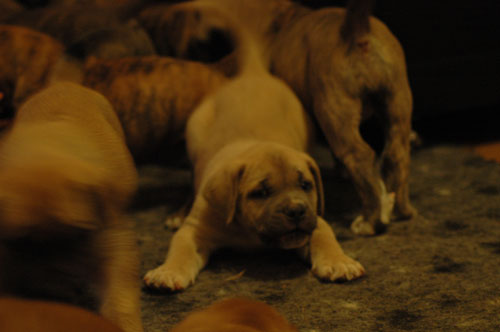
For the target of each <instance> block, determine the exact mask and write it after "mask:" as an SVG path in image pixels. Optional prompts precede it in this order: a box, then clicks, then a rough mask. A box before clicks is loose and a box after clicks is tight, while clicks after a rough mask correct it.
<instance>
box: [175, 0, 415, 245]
mask: <svg viewBox="0 0 500 332" xmlns="http://www.w3.org/2000/svg"><path fill="white" fill-rule="evenodd" d="M198 1H199V2H208V3H210V2H212V3H217V5H219V6H223V7H225V8H226V9H228V10H229V11H231V14H232V15H233V16H234V17H236V18H237V19H238V20H239V21H240V22H241V23H242V24H244V25H245V26H246V27H248V28H249V29H250V30H252V31H253V32H254V33H255V34H256V35H258V36H259V41H260V43H261V45H263V51H262V53H263V55H264V56H265V57H266V58H267V59H269V61H270V68H271V71H272V72H273V73H275V74H276V75H277V76H278V77H280V78H282V79H284V80H285V81H286V82H287V83H288V84H289V85H290V86H291V87H292V88H293V90H294V91H295V93H296V94H297V95H298V96H299V98H300V99H301V101H302V102H303V104H304V105H305V107H306V109H307V110H310V111H311V112H312V113H313V114H314V116H315V118H316V120H317V122H318V124H319V126H320V127H321V129H322V131H323V134H324V135H325V137H326V139H327V141H328V143H329V145H330V147H331V150H332V153H333V155H334V157H335V158H336V159H337V160H338V161H339V162H340V164H341V165H343V166H344V168H345V169H346V170H347V172H348V173H349V174H350V176H351V178H352V180H353V182H354V185H355V187H356V189H357V192H358V194H359V196H360V198H361V201H362V215H361V216H359V217H358V218H356V220H355V221H354V222H353V224H352V230H353V231H354V232H355V233H357V234H363V235H373V234H376V233H379V232H382V231H384V230H385V228H386V225H387V224H388V223H389V221H390V219H391V216H392V217H394V218H397V219H409V218H411V217H412V216H413V215H414V214H415V210H414V209H413V207H412V206H411V204H410V202H409V186H408V177H409V165H410V140H411V135H412V131H411V113H412V95H411V90H410V87H409V84H408V79H407V73H406V64H405V59H404V53H403V50H402V48H401V46H400V44H399V42H398V41H397V39H396V38H395V37H394V36H393V35H392V33H391V32H390V31H389V29H388V28H387V27H386V26H385V25H384V24H383V23H382V22H380V21H379V20H377V19H375V18H373V17H370V16H369V14H370V9H371V2H372V1H371V0H350V1H349V2H348V7H347V10H344V9H341V8H324V9H321V10H316V11H313V10H310V9H307V8H305V7H302V6H300V5H299V4H297V3H294V2H292V1H287V0H255V1H246V0H198ZM179 21H181V17H180V16H179V17H178V18H177V22H179ZM184 22H185V24H187V25H189V26H186V27H185V28H183V29H181V31H183V32H181V33H179V35H181V36H183V39H182V40H181V41H180V42H179V41H176V40H173V41H172V43H173V46H172V45H171V46H170V47H171V48H175V49H177V50H181V52H182V50H183V49H184V48H185V46H184V45H189V44H192V43H193V41H192V37H193V36H195V38H194V39H196V38H198V39H201V40H206V39H207V36H208V35H210V34H213V33H214V32H213V31H214V30H215V31H217V30H224V29H226V28H228V27H225V26H224V25H223V24H221V23H220V22H217V23H213V22H210V24H206V23H200V19H198V20H195V19H191V20H187V19H185V18H184ZM193 25H194V27H193ZM197 29H199V30H203V33H200V32H196V33H193V31H196V30H197ZM219 33H220V31H219ZM200 37H201V38H200ZM228 71H229V72H230V71H231V69H229V70H228ZM371 116H373V117H376V118H378V120H380V123H381V124H382V127H383V128H384V131H385V137H384V139H385V145H384V148H383V151H382V153H381V156H380V158H379V159H378V160H377V158H376V154H375V152H374V150H373V149H372V148H371V146H370V145H369V144H368V143H367V142H365V140H364V138H363V137H362V136H361V133H360V130H359V127H360V124H361V122H362V121H363V120H365V119H367V118H369V117H371ZM388 193H391V194H388ZM392 193H394V194H392ZM393 195H394V196H395V197H394V196H393ZM394 201H395V202H394ZM393 205H394V214H392V212H393V211H392V209H393Z"/></svg>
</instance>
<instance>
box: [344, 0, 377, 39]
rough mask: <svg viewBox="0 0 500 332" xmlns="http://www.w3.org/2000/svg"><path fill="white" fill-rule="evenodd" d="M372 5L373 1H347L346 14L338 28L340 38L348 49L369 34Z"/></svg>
mask: <svg viewBox="0 0 500 332" xmlns="http://www.w3.org/2000/svg"><path fill="white" fill-rule="evenodd" d="M373 5H374V0H348V1H347V8H346V9H347V12H346V16H345V19H344V22H343V23H342V26H341V27H340V36H341V38H342V40H343V41H344V42H345V43H346V44H347V45H349V49H351V48H352V47H353V46H354V45H355V44H356V42H358V41H359V39H360V38H362V37H363V36H365V35H366V34H368V33H369V32H370V14H371V12H372V9H373Z"/></svg>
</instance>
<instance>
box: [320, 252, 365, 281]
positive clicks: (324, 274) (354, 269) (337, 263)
mask: <svg viewBox="0 0 500 332" xmlns="http://www.w3.org/2000/svg"><path fill="white" fill-rule="evenodd" d="M311 270H312V273H313V274H314V275H315V276H316V277H318V278H319V279H322V280H326V281H335V280H353V279H357V278H359V277H361V276H363V275H364V274H365V268H364V267H363V266H362V265H361V264H360V263H359V262H358V261H356V260H354V259H352V258H350V257H349V256H346V255H342V256H338V257H335V258H331V259H323V260H318V261H317V262H315V263H313V266H312V269H311Z"/></svg>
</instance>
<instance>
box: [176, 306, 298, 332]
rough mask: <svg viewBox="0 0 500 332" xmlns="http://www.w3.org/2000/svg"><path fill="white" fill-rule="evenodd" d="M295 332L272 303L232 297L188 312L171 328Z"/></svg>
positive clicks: (206, 331)
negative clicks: (270, 304)
mask: <svg viewBox="0 0 500 332" xmlns="http://www.w3.org/2000/svg"><path fill="white" fill-rule="evenodd" d="M191 331H193V332H194V331H196V332H213V331H217V332H234V331H238V332H298V330H297V329H296V328H295V327H293V326H292V325H291V324H290V323H288V322H287V321H286V319H285V318H284V317H283V316H281V315H280V314H279V313H278V311H276V310H275V309H274V308H273V307H271V306H269V305H267V304H265V303H263V302H259V301H254V300H250V299H243V298H241V299H240V298H231V299H226V300H222V301H218V302H216V303H214V304H212V305H210V306H209V307H207V308H205V309H202V310H199V311H197V312H194V313H191V314H189V315H188V316H187V317H186V318H185V319H184V320H183V321H181V322H180V323H179V324H177V325H175V326H174V328H173V329H172V330H171V332H191Z"/></svg>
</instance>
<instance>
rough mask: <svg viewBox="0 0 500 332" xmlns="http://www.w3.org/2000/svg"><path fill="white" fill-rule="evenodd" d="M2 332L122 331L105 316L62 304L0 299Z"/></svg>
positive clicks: (0, 325) (0, 328)
mask: <svg viewBox="0 0 500 332" xmlns="http://www.w3.org/2000/svg"><path fill="white" fill-rule="evenodd" d="M0 331H2V332H26V331H29V332H58V331H61V332H62V331H72V332H90V331H99V332H123V330H122V329H120V328H118V327H116V326H115V325H114V324H112V323H111V322H109V321H107V320H106V319H104V318H102V317H100V316H97V315H96V314H93V313H91V312H89V311H86V310H83V309H81V308H78V307H74V306H69V305H66V304H61V303H56V302H45V301H33V300H22V299H18V298H8V297H4V298H0Z"/></svg>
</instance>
